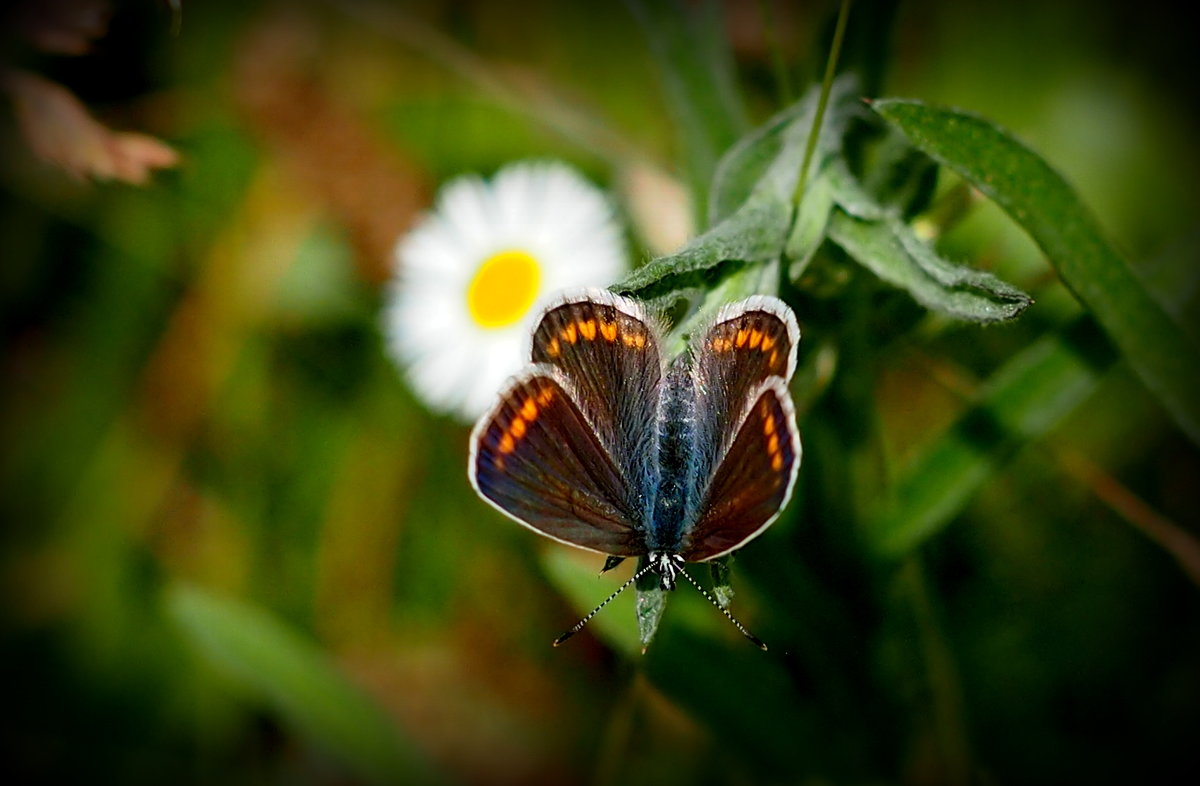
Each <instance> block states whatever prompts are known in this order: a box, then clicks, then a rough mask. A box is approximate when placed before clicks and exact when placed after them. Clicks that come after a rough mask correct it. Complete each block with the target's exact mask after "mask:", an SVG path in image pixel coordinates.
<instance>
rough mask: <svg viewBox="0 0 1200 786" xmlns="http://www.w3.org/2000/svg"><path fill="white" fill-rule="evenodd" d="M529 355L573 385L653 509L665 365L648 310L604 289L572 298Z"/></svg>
mask: <svg viewBox="0 0 1200 786" xmlns="http://www.w3.org/2000/svg"><path fill="white" fill-rule="evenodd" d="M530 355H531V358H532V360H533V362H534V363H542V364H546V365H549V366H554V367H555V368H557V369H558V370H559V371H560V372H562V374H563V376H564V377H565V378H566V379H567V380H568V381H569V382H570V384H571V385H572V387H573V388H574V390H575V392H576V393H577V394H578V397H577V398H576V399H575V400H576V402H577V404H578V406H579V409H580V410H581V411H582V413H583V415H584V417H585V419H586V420H587V422H588V423H589V424H591V426H592V428H593V429H594V430H595V432H596V434H597V436H598V437H599V439H600V443H601V444H602V445H603V446H604V447H605V449H606V450H607V452H608V453H609V455H610V456H612V459H613V461H614V463H615V464H616V466H617V468H618V469H619V470H620V472H621V473H622V475H623V476H624V477H625V479H626V482H627V483H628V485H629V487H630V488H631V489H633V490H635V491H637V492H638V495H639V499H640V501H641V502H642V503H643V504H644V505H645V506H648V505H649V504H650V498H651V493H650V488H649V487H650V486H651V485H652V484H653V483H654V482H655V481H654V479H653V478H654V470H653V467H654V464H653V461H654V456H655V452H656V447H657V446H656V444H655V439H656V437H657V429H656V428H655V424H656V422H657V417H658V399H659V390H660V387H661V385H662V380H663V361H662V354H661V350H660V348H659V339H658V329H657V327H656V326H655V325H654V323H653V322H652V321H651V320H650V319H649V318H648V317H647V315H646V313H645V310H644V309H643V307H642V305H641V304H640V303H638V302H637V301H636V300H630V299H629V298H624V297H620V296H618V295H614V294H613V293H611V292H608V291H605V290H599V289H587V290H579V291H576V292H574V293H569V294H566V295H564V296H563V297H562V298H561V299H560V300H559V301H558V302H556V303H553V304H551V305H550V306H549V307H547V308H546V310H545V311H544V312H543V314H542V317H541V319H540V320H539V322H538V325H537V327H536V328H535V329H534V331H533V335H532V347H531V350H530ZM643 512H644V513H645V514H647V515H648V514H649V510H648V509H647V510H643Z"/></svg>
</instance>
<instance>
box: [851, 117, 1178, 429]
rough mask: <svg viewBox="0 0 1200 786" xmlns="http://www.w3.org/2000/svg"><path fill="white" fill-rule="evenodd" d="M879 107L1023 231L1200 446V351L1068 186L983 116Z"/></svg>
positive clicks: (1023, 146) (913, 140) (923, 148)
mask: <svg viewBox="0 0 1200 786" xmlns="http://www.w3.org/2000/svg"><path fill="white" fill-rule="evenodd" d="M873 107H874V109H875V111H876V112H878V113H879V114H880V116H882V117H883V118H884V119H886V120H887V121H888V122H889V123H892V124H893V125H894V126H896V127H897V128H898V129H900V130H901V131H902V132H903V133H904V134H905V135H906V136H908V138H909V139H910V140H912V142H913V144H915V145H916V146H917V147H919V148H920V149H922V150H924V151H925V152H926V153H928V154H929V155H930V156H932V157H933V158H934V159H935V160H937V161H938V162H940V163H942V164H944V165H946V166H949V167H950V168H952V169H954V170H955V171H956V172H958V173H959V174H960V175H962V176H963V177H964V178H965V179H966V180H968V181H969V182H970V183H971V184H972V185H974V186H975V187H976V188H978V189H979V190H980V191H982V192H983V193H984V194H986V195H987V196H988V197H990V198H991V199H993V200H995V202H996V203H997V204H999V205H1000V207H1002V208H1003V209H1004V210H1005V212H1007V213H1008V214H1009V216H1011V217H1012V218H1013V219H1014V220H1015V221H1016V222H1017V223H1018V224H1020V225H1021V226H1022V227H1024V229H1025V231H1027V232H1028V233H1029V235H1030V237H1032V238H1033V240H1034V242H1036V243H1037V244H1038V246H1039V247H1041V249H1042V251H1044V252H1045V254H1046V256H1047V258H1048V259H1049V260H1050V262H1051V264H1053V265H1054V267H1055V268H1056V269H1057V270H1058V274H1059V276H1061V277H1062V280H1063V282H1064V283H1066V285H1067V286H1068V287H1070V289H1071V291H1072V292H1074V293H1075V296H1076V297H1078V298H1079V300H1080V301H1081V302H1082V303H1083V304H1084V305H1085V306H1087V308H1088V309H1089V310H1091V312H1092V314H1093V315H1095V318H1096V321H1097V322H1099V323H1100V325H1101V326H1102V327H1103V328H1104V330H1105V332H1106V333H1108V335H1109V337H1110V338H1111V339H1112V340H1113V342H1114V343H1115V344H1116V345H1117V346H1118V347H1119V348H1120V350H1121V353H1122V355H1124V356H1125V358H1126V359H1127V360H1128V361H1129V364H1130V366H1132V367H1133V369H1134V370H1135V371H1136V372H1137V374H1138V375H1139V376H1140V377H1141V379H1142V382H1143V383H1145V385H1146V387H1147V388H1148V389H1149V390H1150V391H1151V392H1152V393H1153V394H1154V395H1155V396H1157V397H1158V399H1159V400H1160V401H1161V402H1162V403H1163V405H1164V406H1165V407H1166V409H1167V410H1168V411H1169V412H1170V413H1171V415H1172V416H1173V417H1174V418H1175V421H1176V422H1177V423H1178V424H1179V425H1180V427H1181V428H1182V429H1183V430H1184V431H1185V432H1186V433H1187V434H1188V435H1189V437H1190V438H1191V439H1192V441H1194V442H1197V443H1200V349H1198V348H1197V346H1196V345H1195V344H1194V343H1192V342H1190V341H1189V340H1188V339H1187V337H1186V335H1185V334H1184V333H1183V331H1182V330H1181V329H1180V328H1179V326H1178V325H1177V324H1176V323H1175V322H1174V321H1172V319H1171V318H1170V317H1169V316H1168V315H1167V313H1166V312H1165V311H1164V309H1163V308H1162V307H1161V306H1160V305H1159V303H1158V302H1157V301H1156V300H1155V299H1154V298H1153V297H1151V296H1150V294H1149V293H1148V292H1147V291H1146V288H1145V287H1144V286H1143V284H1142V282H1141V281H1140V280H1139V279H1138V277H1137V276H1136V275H1135V274H1134V273H1133V271H1132V270H1131V269H1130V268H1129V266H1128V265H1127V264H1126V262H1125V260H1124V259H1122V258H1121V257H1120V256H1119V255H1118V254H1117V253H1116V252H1115V251H1114V250H1113V248H1112V246H1111V245H1109V243H1108V241H1107V240H1105V238H1104V237H1103V235H1102V233H1101V231H1100V228H1099V227H1098V226H1097V224H1096V221H1095V219H1094V218H1093V217H1092V214H1091V212H1090V211H1088V210H1087V208H1086V207H1085V206H1084V205H1083V203H1082V202H1081V201H1080V199H1079V197H1078V195H1076V193H1075V191H1074V189H1072V188H1071V186H1070V185H1069V184H1068V183H1067V182H1066V180H1064V179H1063V177H1062V176H1061V175H1060V174H1059V173H1058V172H1056V171H1055V170H1054V169H1053V168H1052V167H1051V166H1050V165H1049V164H1047V163H1046V162H1045V160H1043V159H1042V158H1041V156H1039V155H1038V154H1037V153H1034V152H1033V151H1032V150H1030V149H1029V148H1028V147H1026V146H1025V145H1024V144H1022V143H1021V142H1019V141H1017V140H1016V139H1015V138H1014V137H1013V136H1012V135H1011V134H1009V133H1008V132H1006V131H1004V130H1002V129H1001V128H999V127H998V126H996V125H994V124H993V123H991V122H989V121H987V120H984V119H983V118H980V117H978V116H976V115H972V114H968V113H965V112H960V111H957V110H953V109H943V108H936V107H930V106H927V105H925V104H922V103H920V102H918V101H907V100H899V99H887V100H880V101H876V102H875V103H874V104H873Z"/></svg>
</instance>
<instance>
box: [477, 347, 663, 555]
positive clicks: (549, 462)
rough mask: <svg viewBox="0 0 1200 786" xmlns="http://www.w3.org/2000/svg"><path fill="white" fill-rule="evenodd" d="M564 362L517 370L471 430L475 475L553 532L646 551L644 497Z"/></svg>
mask: <svg viewBox="0 0 1200 786" xmlns="http://www.w3.org/2000/svg"><path fill="white" fill-rule="evenodd" d="M576 401H577V398H576V394H575V391H574V389H573V386H572V384H571V382H570V381H569V380H568V379H566V378H565V377H564V376H563V375H562V374H561V373H560V372H559V371H558V370H556V369H555V368H553V367H550V366H546V365H540V364H539V365H534V366H531V367H530V368H528V369H526V371H525V372H523V373H522V374H521V375H520V376H518V377H517V378H515V379H514V380H513V381H512V382H511V383H510V384H509V387H508V388H507V389H505V390H504V391H503V392H502V393H501V395H500V399H499V401H498V402H497V403H496V405H495V406H494V407H493V409H492V410H491V412H489V413H488V414H486V415H485V416H484V417H483V418H481V419H480V421H479V422H478V424H476V426H475V431H474V432H473V433H472V435H471V445H472V450H471V458H470V464H469V476H470V479H471V483H472V485H473V486H474V487H475V489H476V491H478V492H479V494H480V496H482V497H484V498H485V499H486V500H487V501H488V502H490V503H491V504H492V505H494V506H495V507H497V508H498V509H499V510H501V511H502V512H503V513H505V514H507V515H508V516H510V517H512V518H514V519H516V520H517V521H519V522H520V523H522V524H524V525H525V526H527V527H530V528H531V529H533V530H536V531H537V532H540V533H542V534H543V535H546V536H548V537H551V538H553V539H555V540H558V541H561V542H563V543H568V544H571V545H574V546H579V547H581V548H585V549H590V550H592V551H598V552H601V553H603V554H615V555H624V556H633V555H637V554H641V553H643V552H644V551H645V548H644V545H643V544H644V536H643V534H642V532H641V531H640V529H639V524H638V521H639V519H638V505H639V499H638V494H637V492H636V491H634V490H632V489H631V488H630V487H629V485H628V483H627V482H626V480H625V478H624V476H623V474H622V472H621V471H620V470H619V469H618V468H617V466H616V464H615V463H614V462H613V459H612V457H611V456H610V455H609V454H608V452H607V450H606V449H605V447H604V445H602V444H601V442H600V440H599V439H598V438H597V436H596V434H595V433H594V431H593V429H592V428H591V427H590V425H589V423H588V422H587V419H586V418H585V417H584V415H583V413H582V412H581V410H580V407H579V405H578V404H577V403H576Z"/></svg>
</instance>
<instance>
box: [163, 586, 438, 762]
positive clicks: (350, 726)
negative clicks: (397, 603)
mask: <svg viewBox="0 0 1200 786" xmlns="http://www.w3.org/2000/svg"><path fill="white" fill-rule="evenodd" d="M166 603H167V608H168V611H169V614H170V616H171V618H172V619H173V621H174V622H175V624H176V625H177V626H178V628H179V630H180V631H181V632H182V634H183V636H184V639H185V640H186V641H187V642H188V643H189V644H190V645H191V646H192V647H193V648H194V649H195V650H196V652H197V654H198V655H199V656H200V657H201V658H203V659H204V660H206V661H208V662H209V663H211V664H212V665H213V666H214V667H215V668H217V669H218V670H219V671H221V672H222V673H224V674H225V675H226V676H228V677H229V678H231V679H233V680H235V681H236V682H237V683H239V684H240V685H241V686H243V687H244V688H245V690H247V691H248V692H249V693H250V694H251V695H252V696H254V697H255V698H256V699H257V700H258V701H260V702H262V703H263V704H264V705H266V706H269V707H270V708H271V709H272V710H273V711H274V712H275V713H277V714H278V715H279V717H280V718H281V719H282V720H283V721H284V722H285V723H287V724H289V725H291V726H293V727H294V728H296V729H297V730H298V731H299V732H301V733H302V734H304V735H305V736H307V737H308V738H310V739H311V740H312V741H313V742H314V743H315V744H317V745H319V746H321V747H323V748H324V749H325V750H326V751H328V752H329V753H330V754H331V755H332V756H335V757H336V758H338V759H339V760H340V761H342V762H343V763H344V764H345V765H346V766H347V767H348V768H349V769H350V770H352V771H353V772H354V773H355V774H356V775H357V776H358V777H359V778H362V779H363V780H365V781H368V782H370V783H380V784H391V783H402V782H418V783H430V782H437V781H438V780H440V779H437V778H434V777H433V775H434V774H433V771H432V769H431V768H430V767H429V765H428V763H427V762H426V761H425V760H424V758H423V756H422V755H421V754H420V752H419V751H418V750H417V749H416V748H415V747H413V746H412V745H411V744H410V743H409V742H408V741H406V740H405V739H403V738H402V737H400V736H399V734H398V733H397V729H396V727H395V725H394V724H393V723H392V721H391V720H390V719H389V718H388V717H387V715H385V714H384V712H383V711H382V710H381V709H380V708H379V706H378V705H376V704H375V703H374V702H372V701H371V700H370V699H369V698H368V697H367V696H366V695H365V694H364V693H363V692H362V691H361V690H359V689H358V688H356V687H355V686H353V685H352V684H351V683H350V682H349V681H348V680H347V679H346V678H345V677H344V676H343V675H342V674H341V673H340V672H339V671H338V670H337V668H336V667H335V666H334V665H333V664H332V663H330V662H329V660H328V658H327V657H326V656H325V654H324V653H322V652H321V651H320V650H319V649H318V648H317V647H316V646H315V645H314V644H313V643H312V642H310V641H308V640H306V639H305V638H304V637H302V636H300V635H299V634H298V633H296V632H295V631H293V630H291V629H290V628H288V627H287V626H286V625H284V624H283V623H282V622H280V621H279V620H278V619H276V618H275V617H273V616H271V615H270V614H268V613H267V612H266V611H264V610H262V609H260V608H256V607H254V606H251V605H248V604H246V603H242V602H239V601H235V600H230V599H226V598H220V597H217V596H216V595H213V594H211V593H209V592H207V591H205V590H203V589H200V588H198V587H190V586H185V585H178V586H175V587H173V588H171V589H170V590H169V591H168V594H167V598H166Z"/></svg>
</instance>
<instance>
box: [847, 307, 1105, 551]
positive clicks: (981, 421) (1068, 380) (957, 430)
mask: <svg viewBox="0 0 1200 786" xmlns="http://www.w3.org/2000/svg"><path fill="white" fill-rule="evenodd" d="M1113 360H1114V358H1113V357H1112V355H1111V353H1110V351H1109V350H1108V344H1107V342H1105V341H1103V340H1102V339H1101V338H1100V337H1099V336H1098V335H1097V330H1096V328H1095V326H1094V325H1093V323H1092V322H1091V320H1090V319H1087V318H1082V319H1081V320H1079V321H1077V322H1076V323H1074V324H1073V325H1071V326H1069V327H1068V328H1066V329H1065V330H1063V331H1060V332H1058V333H1055V334H1052V335H1049V336H1046V337H1043V338H1042V339H1040V340H1038V341H1037V342H1035V343H1034V344H1032V345H1030V346H1029V347H1028V348H1026V349H1025V350H1024V351H1022V352H1021V353H1020V354H1018V355H1017V356H1016V357H1014V358H1012V359H1011V360H1010V361H1009V362H1008V363H1007V364H1005V366H1004V367H1003V368H1001V369H1000V370H999V371H998V372H996V374H994V375H993V376H992V377H991V378H990V379H989V380H988V381H987V383H986V384H985V385H984V387H983V389H982V390H981V391H980V395H979V400H978V401H977V403H976V405H975V406H974V407H972V408H971V409H970V410H969V411H968V412H967V413H966V414H964V415H963V416H962V417H961V418H959V419H958V421H957V422H956V423H955V424H954V425H953V426H952V427H951V428H950V430H949V431H948V432H947V433H946V434H945V435H944V436H942V437H941V438H939V439H938V440H937V442H935V443H934V444H933V445H932V446H931V447H930V448H928V449H927V450H926V451H925V452H923V453H922V454H921V455H920V456H919V457H918V458H917V459H916V460H914V461H913V462H912V463H911V464H910V465H909V466H908V467H907V469H906V471H905V472H904V473H903V476H902V478H901V479H900V480H899V482H898V483H897V484H896V485H895V487H894V491H893V494H892V495H891V496H890V498H889V500H888V502H887V503H886V504H885V505H884V506H883V507H882V508H881V510H880V512H879V514H878V515H876V516H874V517H873V518H872V519H870V520H869V521H868V523H867V527H866V531H867V534H868V538H869V540H870V541H871V544H872V546H873V548H874V550H875V551H876V552H877V553H879V554H881V555H883V556H886V557H901V556H903V555H905V554H906V553H908V552H909V551H911V550H912V549H914V548H915V547H916V546H918V545H919V544H920V543H921V542H923V541H924V540H925V539H926V538H928V537H930V536H931V535H933V534H934V533H936V532H938V531H940V530H941V529H942V528H943V527H945V526H946V525H947V524H948V523H949V522H950V521H951V520H952V519H953V518H954V517H955V516H957V515H958V514H959V513H960V512H962V510H963V508H965V507H966V505H967V503H968V502H970V500H971V498H972V497H973V496H974V495H975V493H976V492H977V491H978V490H979V489H980V488H981V487H982V486H983V485H984V484H985V483H986V482H987V481H988V480H989V479H990V478H991V477H992V476H993V475H994V474H995V473H996V471H997V470H998V469H999V468H1000V467H1001V465H1002V464H1003V463H1004V462H1005V461H1007V459H1008V458H1009V457H1010V456H1011V455H1012V454H1013V453H1014V452H1015V451H1016V450H1017V448H1019V447H1020V446H1021V445H1022V444H1024V443H1026V442H1029V441H1031V440H1034V439H1037V438H1039V437H1041V436H1042V435H1043V434H1045V433H1046V432H1047V431H1049V430H1050V428H1051V427H1053V426H1054V424H1055V423H1057V422H1058V421H1059V420H1060V419H1061V418H1062V417H1063V416H1065V415H1066V414H1068V413H1069V412H1070V411H1071V410H1073V409H1074V408H1075V407H1076V406H1077V405H1079V404H1080V403H1081V402H1082V401H1083V400H1084V399H1085V398H1087V396H1088V395H1089V394H1090V393H1091V392H1092V391H1093V390H1095V388H1096V385H1097V384H1098V380H1099V375H1100V373H1101V372H1102V371H1103V370H1104V369H1106V368H1107V367H1108V366H1110V365H1111V364H1112V362H1113Z"/></svg>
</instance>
